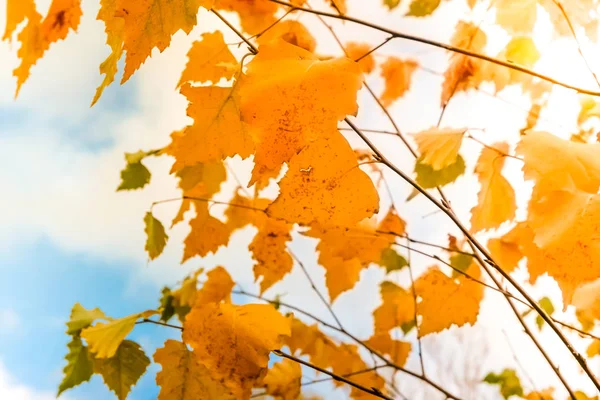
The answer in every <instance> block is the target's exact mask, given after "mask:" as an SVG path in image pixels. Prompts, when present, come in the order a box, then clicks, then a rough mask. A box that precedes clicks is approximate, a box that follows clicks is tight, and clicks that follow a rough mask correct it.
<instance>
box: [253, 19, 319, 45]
mask: <svg viewBox="0 0 600 400" xmlns="http://www.w3.org/2000/svg"><path fill="white" fill-rule="evenodd" d="M278 40H285V41H286V42H288V43H289V44H293V45H294V46H298V47H300V48H303V49H304V50H306V51H309V52H311V53H313V52H314V51H315V48H316V47H317V41H316V40H315V38H314V37H313V35H311V33H310V32H309V30H308V29H307V28H306V26H305V25H304V24H302V23H301V22H299V21H295V20H291V19H290V20H285V21H281V22H279V23H277V25H275V26H273V27H272V28H271V29H269V30H268V31H266V32H265V33H263V34H261V35H260V36H259V37H258V39H257V41H258V45H259V46H262V45H266V44H267V43H270V42H276V41H278Z"/></svg>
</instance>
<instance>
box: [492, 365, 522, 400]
mask: <svg viewBox="0 0 600 400" xmlns="http://www.w3.org/2000/svg"><path fill="white" fill-rule="evenodd" d="M483 381H484V382H486V383H489V384H491V385H499V386H500V393H501V394H502V397H504V398H505V399H508V398H509V397H510V396H523V387H522V386H521V380H520V379H519V377H518V376H517V373H516V372H515V370H514V369H508V368H506V369H504V371H502V372H501V373H500V374H495V373H493V372H490V373H489V374H487V375H486V377H485V378H483Z"/></svg>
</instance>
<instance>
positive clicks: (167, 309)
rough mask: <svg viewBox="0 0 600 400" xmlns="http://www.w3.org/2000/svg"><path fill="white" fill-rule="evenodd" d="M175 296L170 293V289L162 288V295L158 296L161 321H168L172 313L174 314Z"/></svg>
mask: <svg viewBox="0 0 600 400" xmlns="http://www.w3.org/2000/svg"><path fill="white" fill-rule="evenodd" d="M174 299H175V298H174V297H173V295H172V294H171V289H169V288H168V287H164V288H163V290H162V297H161V298H160V320H161V321H163V322H169V320H170V319H171V318H173V315H175V306H174V305H173V300H174Z"/></svg>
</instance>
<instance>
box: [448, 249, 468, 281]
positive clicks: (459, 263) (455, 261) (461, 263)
mask: <svg viewBox="0 0 600 400" xmlns="http://www.w3.org/2000/svg"><path fill="white" fill-rule="evenodd" d="M472 263H473V257H471V256H470V255H468V254H463V253H454V254H453V255H451V256H450V265H452V267H453V268H456V269H457V270H459V271H462V272H466V271H467V268H469V267H470V266H471V264H472ZM460 275H462V274H461V273H459V272H457V271H455V270H454V271H452V276H453V277H457V276H460Z"/></svg>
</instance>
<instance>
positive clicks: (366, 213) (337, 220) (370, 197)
mask: <svg viewBox="0 0 600 400" xmlns="http://www.w3.org/2000/svg"><path fill="white" fill-rule="evenodd" d="M279 188H280V194H279V196H278V197H277V199H275V201H274V202H273V203H272V204H271V205H270V206H269V207H268V208H267V213H268V214H269V215H271V216H273V217H275V218H281V219H284V220H286V221H288V222H290V223H293V222H295V223H299V224H305V225H309V224H311V223H313V222H318V223H323V224H328V225H339V226H352V225H354V224H355V223H357V222H358V221H360V220H362V219H364V218H367V217H370V216H371V215H373V214H375V213H376V212H377V211H378V210H379V195H378V193H377V190H376V189H375V186H374V185H373V182H372V181H371V179H370V178H369V177H368V176H367V174H365V173H364V172H363V171H362V170H360V169H359V168H358V162H357V160H356V155H355V154H354V152H353V151H352V148H351V147H350V145H349V144H348V142H347V141H346V139H345V138H344V137H343V136H342V135H341V134H340V133H339V132H337V131H334V132H331V133H328V134H327V135H323V136H321V138H319V139H317V140H315V141H314V142H312V143H310V144H309V145H308V146H306V147H305V148H304V149H303V150H302V151H301V152H300V153H298V154H297V155H295V156H294V157H293V158H292V160H291V161H290V163H289V169H288V171H287V173H286V175H285V176H284V177H283V179H282V180H281V181H280V182H279Z"/></svg>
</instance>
